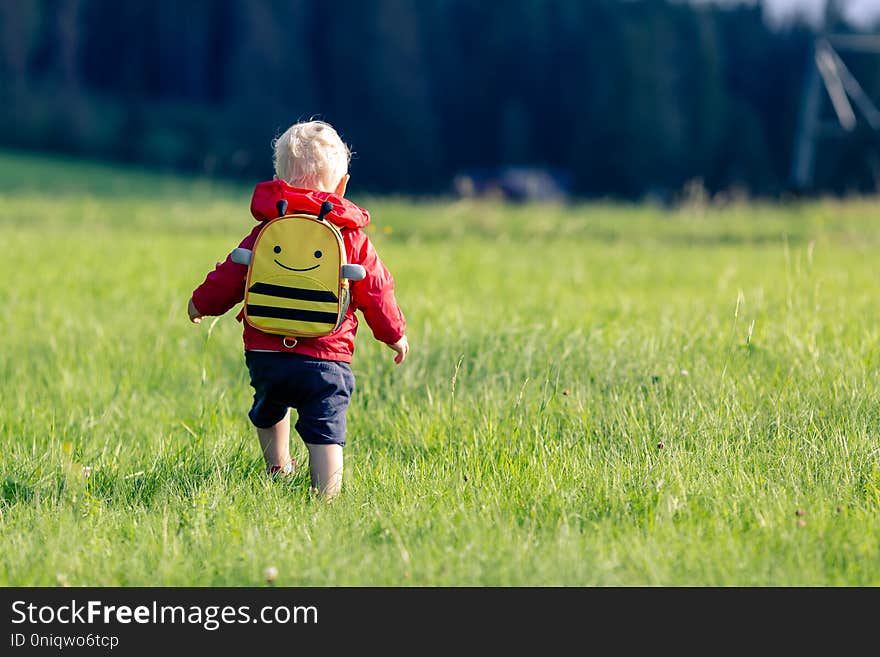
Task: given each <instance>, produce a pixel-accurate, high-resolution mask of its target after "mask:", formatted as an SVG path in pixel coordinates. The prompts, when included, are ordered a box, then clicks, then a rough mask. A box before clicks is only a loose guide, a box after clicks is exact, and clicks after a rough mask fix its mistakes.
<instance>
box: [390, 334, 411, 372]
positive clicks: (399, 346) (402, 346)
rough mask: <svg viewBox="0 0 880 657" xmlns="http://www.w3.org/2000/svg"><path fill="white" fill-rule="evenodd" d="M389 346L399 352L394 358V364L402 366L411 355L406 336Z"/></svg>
mask: <svg viewBox="0 0 880 657" xmlns="http://www.w3.org/2000/svg"><path fill="white" fill-rule="evenodd" d="M388 346H389V347H391V348H392V349H394V351H396V352H397V355H396V356H395V357H394V362H395V363H397V364H398V365H400V364H401V363H402V362H403V360H404V359H405V358H406V355H407V354H408V353H409V342H408V341H407V339H406V336H405V335H404V336H403V337H402V338H400V340H398V341H397V342H395V343H394V344H389V345H388Z"/></svg>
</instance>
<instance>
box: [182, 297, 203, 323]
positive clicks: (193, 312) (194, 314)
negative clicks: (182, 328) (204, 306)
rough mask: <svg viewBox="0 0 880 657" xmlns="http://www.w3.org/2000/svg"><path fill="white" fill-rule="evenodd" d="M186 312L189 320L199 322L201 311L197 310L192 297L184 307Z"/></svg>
mask: <svg viewBox="0 0 880 657" xmlns="http://www.w3.org/2000/svg"><path fill="white" fill-rule="evenodd" d="M186 312H187V314H189V321H191V322H192V323H193V324H199V323H201V321H202V313H200V312H199V311H198V308H196V304H194V303H193V300H192V298H190V300H189V306H187V308H186Z"/></svg>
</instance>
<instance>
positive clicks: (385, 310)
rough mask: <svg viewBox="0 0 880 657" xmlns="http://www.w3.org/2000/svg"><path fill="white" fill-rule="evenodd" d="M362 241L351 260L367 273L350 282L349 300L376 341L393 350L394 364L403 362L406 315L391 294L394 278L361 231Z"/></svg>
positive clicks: (405, 350)
mask: <svg viewBox="0 0 880 657" xmlns="http://www.w3.org/2000/svg"><path fill="white" fill-rule="evenodd" d="M361 235H362V237H363V241H362V242H361V243H360V244H359V245H357V246H356V249H355V254H354V255H355V257H354V258H353V259H352V261H353V262H355V263H358V264H360V265H362V266H363V268H364V269H365V270H366V272H367V275H366V277H365V278H364V279H363V280H360V281H354V282H352V284H351V301H352V306H353V307H354V309H355V310H360V311H361V312H362V313H363V315H364V319H365V320H367V325H368V326H369V327H370V330H371V331H372V332H373V337H375V338H376V339H377V340H378V341H379V342H384V343H385V344H387V345H388V346H389V347H390V348H391V349H393V350H394V351H395V352H396V353H397V356H395V358H394V362H395V363H398V364H399V363H401V362H403V359H404V358H406V355H407V354H408V353H409V343H408V341H407V339H406V318H404V316H403V312H402V311H401V310H400V306H398V305H397V300H396V299H395V297H394V278H393V277H392V276H391V272H389V271H388V269H387V268H386V267H385V265H384V264H383V263H382V261H381V260H380V259H379V254H378V253H376V249H375V247H374V246H373V244H372V242H370V239H369V238H368V237H367V236H366V235H365V234H363V233H361Z"/></svg>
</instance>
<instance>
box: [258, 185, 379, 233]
mask: <svg viewBox="0 0 880 657" xmlns="http://www.w3.org/2000/svg"><path fill="white" fill-rule="evenodd" d="M281 200H284V201H287V212H288V214H293V213H295V212H307V213H309V214H315V215H316V214H318V213H319V212H320V211H321V204H322V203H323V202H324V201H330V202H331V203H332V204H333V211H332V212H331V213H330V214H328V215H327V219H328V220H329V221H330V222H331V223H333V224H335V225H337V226H339V227H340V228H363V227H364V226H366V225H367V224H369V223H370V213H369V212H367V211H366V210H364V209H363V208H361V207H358V206H357V205H355V204H354V203H352V202H351V201H349V200H347V199H344V198H342V197H341V196H337V195H336V194H333V193H331V192H320V191H318V190H315V189H303V188H301V187H293V186H291V185H288V184H287V183H286V182H284V181H283V180H269V181H266V182H261V183H258V184H257V186H256V188H255V189H254V196H253V198H252V199H251V214H252V215H254V219H256V220H257V221H267V220H269V219H275V218H276V217H277V216H278V208H277V207H276V204H277V203H278V201H281Z"/></svg>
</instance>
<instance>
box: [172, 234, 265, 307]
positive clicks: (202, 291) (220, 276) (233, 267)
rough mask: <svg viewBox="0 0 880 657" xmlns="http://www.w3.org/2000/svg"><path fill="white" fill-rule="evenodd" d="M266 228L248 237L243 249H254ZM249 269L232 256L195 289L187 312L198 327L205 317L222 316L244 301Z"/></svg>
mask: <svg viewBox="0 0 880 657" xmlns="http://www.w3.org/2000/svg"><path fill="white" fill-rule="evenodd" d="M261 227H262V226H261V225H258V226H256V227H255V228H254V230H253V231H251V234H250V235H248V236H247V237H245V238H244V239H243V240H242V241H241V244H239V247H241V248H245V249H252V248H253V246H254V242H255V241H256V239H257V233H259V232H260V228H261ZM246 277H247V267H246V266H245V265H240V264H238V263H237V262H233V260H232V255H231V254H230V255H229V256H227V257H226V260H224V261H223V262H218V263H217V266H216V267H214V271H212V272H210V273H209V274H208V275H207V276H206V277H205V281H204V282H203V283H202V284H201V285H199V286H198V287H197V288H196V289H195V290H193V293H192V297H191V298H190V300H189V305H188V308H187V313H188V314H189V319H190V321H191V322H193V323H194V324H198V323H199V322H200V321H201V320H202V317H203V316H205V315H222V314H223V313H225V312H226V311H228V310H229V309H230V308H232V307H233V306H235V304H237V303H239V302H241V301H242V300H243V299H244V285H245V278H246Z"/></svg>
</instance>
